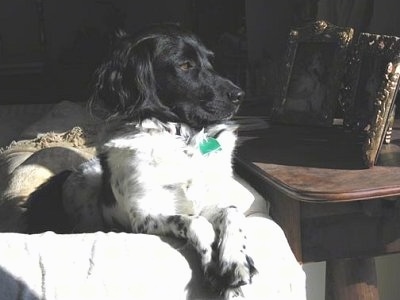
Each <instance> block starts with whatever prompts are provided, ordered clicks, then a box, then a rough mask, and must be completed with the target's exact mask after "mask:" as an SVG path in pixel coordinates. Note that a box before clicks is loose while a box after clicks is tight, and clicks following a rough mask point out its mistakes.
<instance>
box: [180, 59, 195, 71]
mask: <svg viewBox="0 0 400 300" xmlns="http://www.w3.org/2000/svg"><path fill="white" fill-rule="evenodd" d="M193 67H194V63H192V62H190V61H185V62H184V63H181V64H180V65H179V68H180V69H181V70H183V71H187V70H190V69H192V68H193Z"/></svg>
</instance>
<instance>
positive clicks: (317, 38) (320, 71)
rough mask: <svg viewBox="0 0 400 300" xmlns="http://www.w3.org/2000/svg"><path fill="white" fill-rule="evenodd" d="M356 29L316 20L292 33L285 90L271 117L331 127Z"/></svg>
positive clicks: (284, 79)
mask: <svg viewBox="0 0 400 300" xmlns="http://www.w3.org/2000/svg"><path fill="white" fill-rule="evenodd" d="M352 38H353V29H352V28H344V27H338V26H335V25H333V24H329V23H328V22H325V21H316V22H313V23H310V24H308V25H306V26H304V27H300V28H295V29H293V30H291V32H290V34H289V41H288V49H287V54H286V59H285V67H284V72H283V78H282V90H281V93H280V94H279V96H278V98H277V99H276V100H275V101H274V105H273V110H272V114H271V119H272V121H273V122H275V123H281V124H291V125H314V126H331V125H332V124H333V121H334V117H335V113H336V110H337V107H338V105H339V97H340V93H339V91H340V87H341V83H342V77H343V75H344V70H345V64H346V55H347V49H348V46H349V44H350V42H351V41H352Z"/></svg>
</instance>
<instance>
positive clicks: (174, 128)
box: [142, 119, 224, 156]
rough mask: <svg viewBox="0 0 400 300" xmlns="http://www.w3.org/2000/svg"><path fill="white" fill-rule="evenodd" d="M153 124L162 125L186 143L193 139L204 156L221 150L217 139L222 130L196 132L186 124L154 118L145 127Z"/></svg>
mask: <svg viewBox="0 0 400 300" xmlns="http://www.w3.org/2000/svg"><path fill="white" fill-rule="evenodd" d="M153 124H154V125H156V127H158V126H160V127H162V128H163V129H164V130H166V131H167V132H169V133H170V134H173V135H177V136H180V137H181V138H182V139H184V140H185V141H186V143H188V144H189V143H192V141H194V140H195V144H197V147H198V149H199V151H200V153H201V154H202V155H204V156H207V155H209V154H211V153H215V152H218V151H221V150H222V147H221V144H220V143H219V141H218V136H219V135H220V133H221V132H222V131H224V130H218V131H216V132H214V133H213V134H211V135H210V133H209V132H207V130H206V129H204V128H203V129H202V130H201V131H200V132H197V133H196V132H194V131H193V130H192V129H191V128H190V127H189V126H187V125H186V124H183V123H175V122H167V123H163V122H160V121H158V120H154V119H152V120H151V123H150V124H146V127H153ZM142 126H143V124H142ZM193 139H194V140H193Z"/></svg>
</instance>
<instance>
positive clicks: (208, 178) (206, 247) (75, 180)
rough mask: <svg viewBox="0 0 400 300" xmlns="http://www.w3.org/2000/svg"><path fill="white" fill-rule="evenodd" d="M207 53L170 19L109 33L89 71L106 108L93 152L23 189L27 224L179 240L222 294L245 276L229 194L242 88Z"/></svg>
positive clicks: (246, 260) (237, 216)
mask: <svg viewBox="0 0 400 300" xmlns="http://www.w3.org/2000/svg"><path fill="white" fill-rule="evenodd" d="M212 55H213V53H212V52H211V51H209V50H208V49H206V48H205V46H204V45H203V44H202V43H201V42H200V41H199V40H198V39H197V38H196V37H195V36H194V35H193V34H191V33H188V32H186V31H184V30H183V29H181V28H180V27H179V26H176V25H162V26H154V27H151V28H150V29H148V30H146V31H145V32H142V33H141V34H139V36H137V37H131V36H129V35H126V34H122V33H121V34H119V37H118V41H117V45H116V47H115V49H114V50H113V52H112V54H111V57H110V58H109V60H107V61H106V62H105V63H104V64H103V65H101V66H100V68H99V69H98V71H97V73H96V78H97V79H96V83H95V90H94V94H93V99H94V101H95V102H97V103H98V102H99V101H100V102H102V104H103V106H105V107H107V109H108V110H109V111H111V113H112V116H111V117H110V118H109V121H108V122H106V126H105V127H106V129H105V130H104V134H103V135H102V143H101V146H99V149H98V156H97V157H96V158H95V159H92V160H90V161H88V162H87V163H84V164H83V165H81V166H80V167H79V168H78V169H77V170H73V171H65V172H63V173H60V174H58V175H56V176H54V177H53V178H51V179H50V180H49V181H48V182H47V183H45V184H44V185H42V186H41V187H39V188H38V189H37V190H36V191H35V192H34V193H33V194H32V195H31V196H30V198H29V199H28V202H27V207H28V209H27V213H26V216H27V220H28V221H27V222H28V225H29V228H30V230H29V231H30V232H31V233H32V232H42V231H46V230H54V231H56V232H93V231H97V230H105V231H107V230H123V231H128V232H134V233H147V234H157V235H169V236H175V237H178V238H184V239H187V240H188V242H190V243H191V244H192V245H193V247H194V248H195V250H196V251H197V253H198V254H199V256H200V258H201V263H202V267H203V270H204V272H205V275H206V277H207V279H208V280H209V281H210V282H211V284H212V285H213V286H214V287H215V288H217V289H218V290H219V291H220V292H221V293H224V294H225V295H226V297H230V296H232V295H235V294H236V293H238V291H240V286H242V285H245V284H248V283H250V282H251V280H252V276H253V275H254V274H255V273H256V268H255V267H254V263H253V260H252V258H251V257H250V256H249V255H248V254H247V252H246V235H245V232H244V230H243V226H242V225H243V220H244V215H243V212H242V211H240V209H239V208H238V207H237V206H236V205H235V202H234V201H233V198H234V197H238V194H237V193H236V191H237V186H238V183H237V182H236V181H235V180H234V178H233V172H232V162H231V160H232V153H233V151H234V148H235V142H236V134H235V131H236V129H237V127H236V126H235V125H234V124H233V122H232V121H229V120H230V119H231V118H232V116H233V115H234V114H235V113H236V111H237V110H238V107H239V104H240V102H241V100H242V98H243V94H244V93H243V91H242V90H241V89H240V88H238V87H237V86H236V85H234V84H233V83H232V82H231V81H229V80H228V79H226V78H223V77H221V76H220V75H218V74H217V73H216V72H215V71H214V70H213V67H212V65H211V63H210V57H212ZM58 200H60V201H58Z"/></svg>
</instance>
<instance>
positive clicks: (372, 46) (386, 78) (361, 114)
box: [342, 33, 400, 167]
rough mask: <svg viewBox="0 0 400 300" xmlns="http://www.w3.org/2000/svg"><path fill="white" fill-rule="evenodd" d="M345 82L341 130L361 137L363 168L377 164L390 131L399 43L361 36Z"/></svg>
mask: <svg viewBox="0 0 400 300" xmlns="http://www.w3.org/2000/svg"><path fill="white" fill-rule="evenodd" d="M347 66H348V68H347V72H346V76H345V79H344V89H343V97H342V101H343V105H344V107H345V110H344V111H345V114H344V122H343V125H344V128H345V130H347V131H351V132H353V133H356V134H359V135H361V136H364V137H363V141H364V142H363V160H364V162H365V164H366V166H368V167H371V166H373V165H374V164H375V163H376V160H377V157H378V154H379V151H380V148H381V147H382V143H383V141H384V139H385V135H386V132H387V129H388V127H389V125H390V124H389V120H390V115H391V114H392V111H393V108H394V102H395V97H396V94H397V89H398V82H399V74H400V39H399V38H398V37H394V36H385V35H376V34H370V33H361V34H360V36H359V38H358V42H357V44H356V45H355V47H354V49H353V51H352V53H351V55H350V56H349V59H348V63H347Z"/></svg>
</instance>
